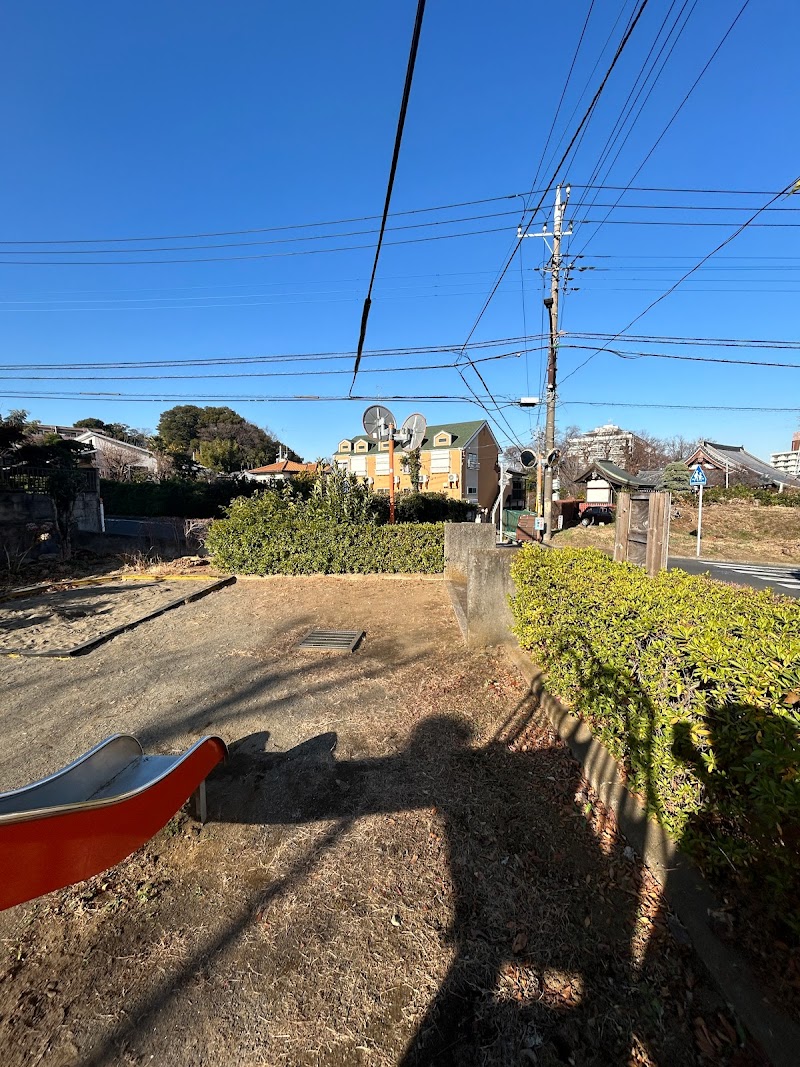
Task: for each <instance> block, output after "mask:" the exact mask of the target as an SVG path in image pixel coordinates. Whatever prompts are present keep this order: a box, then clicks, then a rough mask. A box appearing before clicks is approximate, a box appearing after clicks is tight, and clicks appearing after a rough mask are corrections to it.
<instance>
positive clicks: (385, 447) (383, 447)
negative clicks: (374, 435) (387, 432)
mask: <svg viewBox="0 0 800 1067" xmlns="http://www.w3.org/2000/svg"><path fill="white" fill-rule="evenodd" d="M378 451H379V452H388V451H389V442H388V441H379V442H378Z"/></svg>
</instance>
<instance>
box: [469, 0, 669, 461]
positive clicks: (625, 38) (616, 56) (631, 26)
mask: <svg viewBox="0 0 800 1067" xmlns="http://www.w3.org/2000/svg"><path fill="white" fill-rule="evenodd" d="M647 4H648V0H641V3H640V4H639V7H638V9H637V11H636V13H635V15H634V17H633V18H632V19H631V22H630V24H629V26H628V28H627V30H626V31H625V33H624V35H623V37H622V40H621V41H620V43H619V45H618V46H617V50H616V52H615V53H614V57H613V59H612V60H611V63H610V64H609V67H608V70H607V71H606V73H605V75H604V76H603V79H602V81H601V82H600V85H599V86H598V88H597V91H596V92H595V94H594V96H593V97H592V100H591V102H590V104H589V106H588V108H587V109H586V112H585V113H584V115H583V118H582V119H581V121H580V123H579V124H578V127H577V129H576V130H575V132H574V134H573V135H572V138H571V140H570V142H569V144H568V145H567V147H566V149H565V150H564V154H563V155H562V157H561V159H560V160H559V161H558V164H557V165H556V168H555V170H554V171H553V175H552V177H551V179H550V181H549V182H548V188H549V187H550V186H551V185H553V183H554V182H555V181H556V179H557V177H558V174H559V171H560V170H561V167H562V166H563V164H564V161H565V160H566V158H567V156H568V155H569V153H570V151H571V150H572V146H573V145H574V144H575V142H576V140H577V139H578V137H579V136H580V132H581V130H582V129H583V127H584V126H585V125H586V123H587V122H588V121H589V119H590V117H591V115H592V113H593V111H594V109H595V107H596V105H597V101H598V100H599V99H600V97H601V95H602V93H603V90H604V89H605V87H606V84H607V82H608V79H609V78H610V77H611V74H612V72H613V70H614V67H615V66H616V65H617V62H618V60H619V57H620V56H621V55H622V53H623V51H624V50H625V46H626V45H627V43H628V41H629V40H630V38H631V34H632V33H633V31H634V30H635V28H636V25H637V23H638V22H639V19H640V18H641V17H642V14H643V12H644V10H645V8H646V7H647ZM546 195H547V194H546V192H545V193H542V195H541V198H540V200H539V203H538V204H537V206H536V208H535V209H534V211H533V213H532V214H531V218H530V219H529V221H528V223H527V224H526V226H525V228H524V230H522V232H520V233H518V234H517V239H516V242H515V244H514V246H513V248H512V250H511V252H510V254H509V256H508V257H507V259H506V261H505V264H504V265H503V267H502V268H501V270H500V273H499V275H498V277H497V279H496V281H495V283H494V285H493V287H492V289H491V291H490V293H489V295H488V296H487V298H486V301H485V302H484V305H483V307H482V308H481V310H480V312H479V313H478V317H477V318H476V320H475V322H474V323H473V325H472V329H471V330H470V331H469V333H468V334H467V337H466V340H465V341H464V345H463V347H462V349H461V351H460V352H459V359H460V358H461V357H462V356H464V355H465V354H466V349H467V345H468V343H469V341H470V340H471V339H472V336H473V334H474V333H475V331H476V330H477V328H478V325H479V324H480V322H481V319H482V318H483V316H484V315H485V313H486V310H487V308H488V307H489V305H490V303H491V302H492V299H493V298H494V295H495V293H496V292H497V290H498V289H499V287H500V283H501V282H502V281H503V278H504V277H505V275H506V273H507V271H508V268H509V267H510V266H511V264H512V262H513V261H514V256H515V255H516V253H517V251H518V249H519V247H520V245H521V244H522V241H523V240H524V238H525V237H526V236H527V234H528V231H529V230H530V228H531V226H532V224H533V220H534V218H535V217H536V215H537V214H538V212H539V211H540V209H541V207H542V204H543V203H544V198H545V196H546ZM467 362H470V358H469V356H468V355H467ZM472 369H473V371H474V373H475V375H476V376H477V378H478V380H479V382H480V383H481V385H482V386H483V388H484V389H485V390H486V391H487V393H488V394H489V396H492V393H491V390H490V389H489V387H488V385H487V384H486V380H485V379H484V377H483V375H482V374H481V372H480V371H479V370H478V369H477V367H474V366H473V368H472ZM461 378H462V380H463V381H464V384H465V385H466V386H467V388H469V389H470V392H473V390H472V388H471V386H469V384H468V382H467V380H466V377H465V376H464V375H463V374H461ZM473 395H475V394H474V392H473ZM494 403H495V409H496V411H497V414H498V415H499V416H500V417H501V418H502V420H503V422H504V423H505V424H506V426H507V427H508V429H509V431H510V433H511V436H512V439H513V440H514V441H515V442H516V443H517V444H518V445H520V447H521V443H520V441H519V439H518V438H517V437H516V434H515V433H514V430H513V427H512V426H511V424H510V422H509V421H508V419H507V418H506V416H505V415H504V414H503V413H502V412H501V410H500V407H499V405H498V404H497V401H494ZM487 414H488V409H487Z"/></svg>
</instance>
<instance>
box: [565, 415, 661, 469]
mask: <svg viewBox="0 0 800 1067" xmlns="http://www.w3.org/2000/svg"><path fill="white" fill-rule="evenodd" d="M637 443H641V444H642V445H644V444H645V442H644V441H642V439H641V437H639V436H638V435H637V434H635V433H634V432H633V431H632V430H623V429H621V428H620V427H619V426H615V425H614V424H613V423H608V424H607V425H606V426H598V427H597V428H596V429H594V430H589V431H588V432H587V433H584V434H581V435H580V437H575V438H573V439H572V441H570V444H569V454H570V456H574V457H575V459H576V460H578V461H579V462H580V463H582V464H584V465H586V466H588V465H589V464H590V463H593V462H594V461H595V460H597V459H609V460H611V462H612V463H616V465H617V466H618V467H622V469H623V470H627V469H629V464H630V462H631V459H632V457H633V454H634V450H635V448H636V444H637Z"/></svg>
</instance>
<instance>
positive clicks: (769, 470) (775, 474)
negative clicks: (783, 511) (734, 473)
mask: <svg viewBox="0 0 800 1067" xmlns="http://www.w3.org/2000/svg"><path fill="white" fill-rule="evenodd" d="M701 454H702V455H703V457H704V458H705V459H706V460H707V461H709V462H710V463H711V464H713V465H715V466H716V467H718V468H719V469H720V470H725V469H726V467H727V468H728V469H729V470H746V471H750V473H751V474H755V475H756V476H757V477H759V478H761V479H762V480H763V481H765V482H767V483H768V484H770V485H788V486H792V487H793V488H797V489H800V478H795V477H794V476H793V475H791V474H786V473H785V472H784V471H779V470H776V469H775V467H772V466H770V464H769V463H766V462H765V461H764V460H763V459H759V458H758V456H754V455H753V454H752V453H750V452H748V451H747V450H746V449H745V448H744V446H743V445H722V444H719V443H718V442H716V441H700V442H699V444H698V446H697V448H696V449H695V450H694V452H692V454H691V456H689V457H688V458H687V459H686V460H685V461H684V462H685V463H686V466H687V467H691V466H692V464H694V463H697V462H698V457H699V456H700V455H701Z"/></svg>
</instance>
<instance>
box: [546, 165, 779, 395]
mask: <svg viewBox="0 0 800 1067" xmlns="http://www.w3.org/2000/svg"><path fill="white" fill-rule="evenodd" d="M798 180H800V179H795V181H793V182H790V183H789V185H787V186H786V187H785V188H784V189H783V190H782V191H781V192H780V193H776V194H775V196H773V197H772V198H771V199H770V200H769V201H768V202H767V203H766V204H764V206H763V207H761V208H759V209H758V211H756V212H755V214H754V215H751V217H750V218H749V219H747V221H746V222H743V223H742V224H741V226H739V227H738V228H737V229H736V230H734V232H733V233H732V234H729V235H728V237H726V238H725V240H724V241H722V242H721V243H720V244H718V245H717V247H716V248H713V249H712V250H711V251H710V252H708V253H707V254H706V255H705V256H703V258H702V259H701V260H700V261H699V262H698V263H696V264H695V265H694V266H693V267H692V268H691V269H690V270H688V271H687V272H686V273H685V274H684V275H682V276H681V277H680V278H679V279H678V280H677V281H676V282H675V283H674V284H673V285H671V286H670V288H669V289H667V290H666V291H665V292H663V293H661V295H660V296H658V297H656V299H655V300H653V301H651V302H650V303H649V304H648V305H647V307H646V308H645V309H644V311H640V312H639V314H638V315H636V316H635V317H634V318H632V319H631V321H630V322H629V323H628V325H627V326H625V327H624V329H622V330H619V331H618V332H617V333H616V334H614V336H613V337H612V338H611V340H612V341H615V340H616V339H617V338H618V337H621V336H622V335H623V334H626V333H627V332H628V330H629V329H630V328H631V326H633V325H634V323H636V322H638V321H639V320H640V319H642V318H644V316H645V315H646V314H647V313H648V312H649V311H652V309H653V308H654V307H656V305H657V304H660V303H661V301H662V300H666V298H667V297H668V296H670V295H671V294H672V293H674V292H675V290H676V289H677V288H678V287H679V286H680V285H682V284H683V283H684V282H685V281H686V280H687V278H691V276H692V275H693V274H694V273H695V272H696V271H698V270H699V269H700V268H701V267H702V266H703V264H704V263H707V262H708V260H709V259H711V257H712V256H715V255H716V254H717V252H720V251H722V249H723V248H725V247H726V246H727V245H729V244H730V243H731V241H733V240H735V239H736V238H737V237H738V236H739V234H740V233H742V232H743V231H744V230H746V229H747V227H748V226H751V225H752V224H753V222H754V220H755V219H757V218H758V216H759V215H760V214H761V212H762V211H764V210H765V209H766V208H768V207H770V206H771V205H772V204H774V203H775V201H776V200H778V199H779V198H780V197H781V196H788V195H789V193H791V191H792V189H793V188H794V186H795V185H796V184H797V181H798ZM605 347H608V346H607V345H606V346H605ZM599 351H602V349H600V350H599ZM598 354H599V353H598V352H594V353H593V354H592V355H591V356H589V357H588V359H585V360H584V361H583V363H580V364H579V365H578V366H577V367H575V368H574V370H572V371H570V373H569V374H567V375H566V377H565V378H563V379H562V383H563V382H564V381H566V380H567V378H571V377H572V376H573V375H574V374H577V372H578V371H579V370H581V369H582V368H583V367H585V366H586V364H587V363H589V362H591V360H593V359H594V358H595V356H596V355H598Z"/></svg>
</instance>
